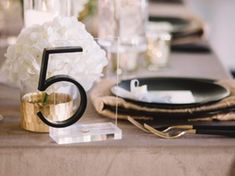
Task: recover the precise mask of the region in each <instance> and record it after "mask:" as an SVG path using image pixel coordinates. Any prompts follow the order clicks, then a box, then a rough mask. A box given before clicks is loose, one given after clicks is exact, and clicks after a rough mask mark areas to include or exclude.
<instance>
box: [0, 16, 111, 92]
mask: <svg viewBox="0 0 235 176" xmlns="http://www.w3.org/2000/svg"><path fill="white" fill-rule="evenodd" d="M58 46H60V47H61V46H81V47H82V48H83V52H81V53H69V54H59V55H58V54H55V55H51V56H50V60H49V65H48V73H47V77H51V76H53V75H58V74H66V75H69V76H71V77H73V78H74V79H76V80H77V81H78V82H79V83H81V84H82V86H83V87H84V88H85V90H89V89H90V88H91V87H92V85H93V83H94V81H96V80H98V79H99V78H100V77H101V76H102V70H103V68H104V67H105V66H106V65H107V58H106V54H105V51H104V50H103V49H101V48H100V46H99V45H98V44H97V43H96V41H95V40H94V38H93V37H92V36H91V35H90V34H89V33H88V32H87V31H86V29H85V26H84V25H83V24H82V23H81V22H78V21H77V19H76V18H74V17H57V18H55V19H54V20H53V21H51V22H47V23H44V24H43V25H34V26H32V27H29V28H24V29H23V30H22V31H21V33H20V35H19V36H18V38H17V41H16V43H15V44H14V45H12V46H9V48H8V49H7V53H6V58H7V59H6V61H5V63H4V64H3V66H2V68H1V73H0V74H1V75H2V76H3V75H4V77H5V78H6V80H5V82H7V83H9V84H11V85H13V86H17V87H19V86H20V83H22V82H24V83H25V82H26V83H28V84H29V85H28V86H31V87H32V88H37V84H38V79H39V72H40V65H41V60H42V53H43V49H44V48H47V47H58Z"/></svg>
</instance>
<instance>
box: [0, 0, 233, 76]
mask: <svg viewBox="0 0 235 176" xmlns="http://www.w3.org/2000/svg"><path fill="white" fill-rule="evenodd" d="M74 1H83V0H74ZM22 2H23V1H22V0H0V50H1V49H2V48H4V47H6V45H8V44H11V43H14V40H15V37H16V36H17V34H18V33H19V32H20V30H21V28H22V27H23V19H22V16H23V10H22V8H23V5H22ZM156 2H157V3H169V4H173V5H177V4H180V3H184V4H185V5H186V6H187V7H188V8H189V9H190V10H191V11H192V12H193V13H194V14H195V15H197V16H199V17H201V18H202V19H203V20H204V21H205V23H206V24H207V28H208V29H207V40H208V42H209V44H210V46H211V47H212V50H213V51H214V52H215V53H216V54H217V55H218V57H219V59H220V60H221V62H222V63H223V64H224V66H225V67H227V68H228V69H229V70H230V71H231V73H233V75H235V58H234V55H235V45H234V44H233V42H234V41H235V22H234V18H235V10H234V9H235V1H234V0H223V1H222V0H184V1H181V0H150V3H156ZM96 3H97V2H96V0H89V1H88V4H87V5H86V8H85V10H83V11H82V12H80V17H79V18H80V20H83V22H84V23H86V25H87V27H88V28H90V29H92V27H91V26H95V25H96V22H95V21H96V20H95V17H94V14H95V13H96ZM78 8H79V7H78ZM77 10H78V9H77ZM159 10H160V11H161V9H159ZM79 11H80V9H79ZM74 13H77V12H76V9H74ZM92 15H93V17H92V18H91V16H92ZM93 29H94V28H93ZM90 32H91V33H95V32H94V31H90ZM6 38H7V40H6Z"/></svg>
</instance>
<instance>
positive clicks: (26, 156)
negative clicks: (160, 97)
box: [0, 51, 235, 176]
mask: <svg viewBox="0 0 235 176" xmlns="http://www.w3.org/2000/svg"><path fill="white" fill-rule="evenodd" d="M2 54H3V51H1V56H2ZM1 58H2V57H1ZM155 74H156V76H185V77H202V78H213V79H231V76H230V74H229V73H228V72H227V71H226V70H225V69H224V67H223V66H222V65H221V63H220V61H219V60H218V59H217V57H216V56H215V55H214V54H188V53H187V54H184V53H173V54H172V55H171V58H170V65H169V68H166V69H164V70H162V71H159V72H156V73H155ZM0 112H1V113H2V114H3V115H4V116H5V119H4V120H3V121H1V122H0V175H50V174H54V175H97V176H98V175H102V176H104V175H127V173H128V175H133V176H134V175H158V174H159V175H172V174H173V173H174V175H233V174H235V173H234V170H233V166H235V160H234V159H235V140H234V139H229V138H224V137H215V136H206V135H196V136H192V135H191V136H186V137H184V138H181V139H176V140H164V139H159V138H156V137H154V136H153V135H150V134H146V133H143V132H142V131H140V130H138V129H136V128H135V127H133V126H131V125H130V124H129V123H127V122H124V121H120V122H118V125H119V127H120V128H121V129H122V130H123V139H122V140H117V141H105V142H93V143H84V144H72V145H57V144H55V143H54V142H53V141H52V140H51V139H50V138H49V136H48V134H38V133H31V132H27V131H24V130H22V129H21V128H20V127H19V116H20V114H19V90H18V89H14V88H10V87H8V86H6V85H0ZM83 118H84V119H89V120H94V121H109V119H106V118H104V117H100V116H99V115H98V114H97V113H96V112H95V111H94V108H93V107H92V105H91V104H89V107H88V110H87V112H86V114H85V116H84V117H83Z"/></svg>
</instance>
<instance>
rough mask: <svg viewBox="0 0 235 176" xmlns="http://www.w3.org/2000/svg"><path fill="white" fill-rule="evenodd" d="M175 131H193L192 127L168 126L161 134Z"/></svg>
mask: <svg viewBox="0 0 235 176" xmlns="http://www.w3.org/2000/svg"><path fill="white" fill-rule="evenodd" d="M177 129H184V130H190V129H193V126H192V125H176V126H170V127H168V128H166V129H165V130H163V131H162V132H169V131H170V130H177Z"/></svg>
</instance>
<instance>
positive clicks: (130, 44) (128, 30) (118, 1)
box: [98, 0, 148, 71]
mask: <svg viewBox="0 0 235 176" xmlns="http://www.w3.org/2000/svg"><path fill="white" fill-rule="evenodd" d="M98 11H99V37H100V38H105V39H106V40H103V41H101V42H100V43H101V44H102V45H103V46H105V47H107V46H110V45H111V46H112V47H113V50H114V52H115V50H118V52H119V53H120V67H121V68H122V69H123V70H125V71H133V70H135V69H136V68H137V65H138V58H139V54H140V53H142V52H144V51H145V50H146V35H145V27H146V22H147V16H148V15H147V1H146V0H112V1H109V0H99V3H98ZM114 38H118V39H119V40H118V41H113V39H114ZM117 42H118V44H119V47H118V48H117V47H116V46H117Z"/></svg>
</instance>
